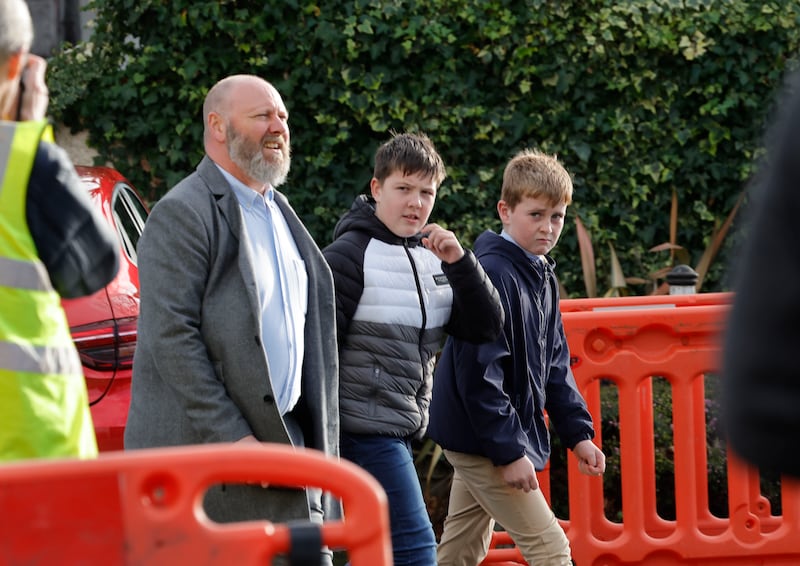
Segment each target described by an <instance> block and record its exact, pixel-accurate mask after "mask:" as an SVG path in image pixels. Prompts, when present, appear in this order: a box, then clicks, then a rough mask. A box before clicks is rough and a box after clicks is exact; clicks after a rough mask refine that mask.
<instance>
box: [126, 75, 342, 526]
mask: <svg viewBox="0 0 800 566" xmlns="http://www.w3.org/2000/svg"><path fill="white" fill-rule="evenodd" d="M203 118H204V126H205V132H204V145H205V152H206V156H205V157H204V158H203V160H202V161H201V162H200V164H199V165H198V167H197V169H196V170H195V171H194V172H193V173H191V174H190V175H189V176H187V177H186V178H185V179H184V180H182V181H181V182H180V183H178V184H177V185H176V186H175V187H174V188H172V189H171V190H170V191H169V192H168V193H167V194H166V195H165V196H164V197H163V198H162V199H161V200H160V201H159V202H158V203H157V204H156V205H155V206H154V207H153V210H152V213H151V214H150V217H149V218H148V221H147V223H146V226H145V229H144V233H143V234H142V237H141V239H140V241H139V245H138V256H139V275H140V282H141V315H140V319H139V342H138V345H137V350H136V355H135V358H134V365H133V378H132V389H131V405H130V412H129V416H128V422H127V428H126V431H125V447H126V449H136V448H147V447H156V446H177V445H187V444H207V443H232V442H243V443H255V442H277V443H282V444H291V445H304V446H307V447H311V448H316V449H318V450H322V451H324V452H325V453H327V454H329V455H333V456H338V439H339V417H338V393H337V390H338V389H337V387H338V386H337V379H338V378H337V376H338V366H337V364H338V362H337V348H336V332H335V328H336V322H335V314H336V311H335V303H334V293H333V281H332V277H331V273H330V270H329V268H328V266H327V263H326V262H325V260H324V258H323V256H322V254H321V252H320V250H319V248H318V247H317V245H316V244H315V243H314V241H313V239H312V238H311V236H310V235H309V233H308V232H307V230H306V229H305V227H304V226H303V224H302V223H301V221H300V219H299V218H298V217H297V215H296V214H295V212H294V211H293V210H292V208H291V206H290V205H289V203H288V201H287V200H286V198H285V196H284V195H283V194H281V193H280V192H278V191H277V190H275V187H277V186H278V185H280V184H281V183H282V182H283V181H284V180H285V179H286V176H287V174H288V172H289V164H290V143H289V127H288V112H287V110H286V107H285V105H284V103H283V100H282V99H281V96H280V94H279V93H278V91H277V90H276V89H275V88H274V87H273V86H272V85H271V84H270V83H268V82H266V81H264V80H263V79H261V78H259V77H255V76H251V75H234V76H230V77H227V78H225V79H223V80H221V81H220V82H219V83H217V84H216V85H215V86H214V87H212V88H211V90H210V91H209V92H208V95H207V97H206V100H205V103H204V106H203ZM319 499H320V497H319V493H318V492H317V491H316V490H312V489H309V490H297V489H286V488H277V487H276V488H273V487H269V488H263V487H261V486H250V485H219V486H214V487H213V488H212V489H211V490H210V491H209V492H208V493H207V494H206V497H205V501H204V507H205V511H206V513H207V514H208V515H209V517H210V518H212V519H214V520H216V521H220V522H228V521H239V520H248V519H269V520H270V521H273V522H285V521H289V520H294V519H306V520H307V519H309V518H311V519H312V520H317V521H320V520H321V519H322V517H323V515H324V516H325V517H331V516H337V517H338V515H339V510H338V509H337V505H336V503H335V502H334V501H331V500H329V498H327V497H325V498H323V503H322V504H320V501H319Z"/></svg>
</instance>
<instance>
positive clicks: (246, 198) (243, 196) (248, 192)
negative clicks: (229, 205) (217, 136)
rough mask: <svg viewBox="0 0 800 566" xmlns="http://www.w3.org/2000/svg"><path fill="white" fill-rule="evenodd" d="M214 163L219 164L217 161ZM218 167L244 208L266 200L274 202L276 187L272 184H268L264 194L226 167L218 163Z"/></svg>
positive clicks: (249, 207)
mask: <svg viewBox="0 0 800 566" xmlns="http://www.w3.org/2000/svg"><path fill="white" fill-rule="evenodd" d="M214 165H217V164H216V163H215V164H214ZM217 169H219V171H220V173H222V176H223V177H225V179H226V180H227V181H228V184H229V185H230V186H231V188H232V189H233V194H234V195H236V200H238V201H239V204H240V205H242V207H243V208H246V209H248V210H249V209H251V208H252V207H254V206H256V205H257V203H261V202H264V201H269V202H272V201H274V200H275V189H273V188H272V186H271V185H267V190H266V191H264V194H263V195H262V194H261V193H259V192H258V191H256V190H254V189H251V188H250V187H248V186H247V185H245V184H244V183H242V182H241V181H240V180H239V179H237V178H236V177H234V176H233V175H231V174H230V173H228V172H227V171H225V169H223V168H222V167H220V166H219V165H217Z"/></svg>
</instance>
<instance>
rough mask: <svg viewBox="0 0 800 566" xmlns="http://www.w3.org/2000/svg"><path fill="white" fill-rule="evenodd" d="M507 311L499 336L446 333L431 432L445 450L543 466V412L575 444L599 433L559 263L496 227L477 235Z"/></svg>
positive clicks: (546, 439)
mask: <svg viewBox="0 0 800 566" xmlns="http://www.w3.org/2000/svg"><path fill="white" fill-rule="evenodd" d="M475 254H476V256H477V257H478V260H479V261H480V263H481V264H482V265H483V267H484V269H485V270H486V273H487V274H488V275H489V278H490V279H491V280H492V283H494V286H495V288H496V289H497V291H498V292H499V293H500V300H501V302H502V303H503V308H504V310H505V323H504V327H503V333H502V334H501V335H500V337H499V338H498V339H497V340H495V341H494V342H489V343H486V344H470V343H467V342H465V341H463V340H458V339H455V338H453V337H450V338H448V339H447V343H446V345H445V348H444V351H443V352H442V356H441V359H440V360H439V363H438V365H437V367H436V373H435V377H434V382H433V398H432V401H431V406H430V423H429V426H428V436H429V437H431V438H432V439H433V440H435V441H436V442H437V443H438V444H439V445H440V446H441V447H442V448H444V449H446V450H452V451H456V452H463V453H467V454H476V455H480V456H485V457H487V458H489V459H490V460H491V461H492V462H493V463H494V464H495V465H497V466H501V465H506V464H510V463H511V462H513V461H515V460H517V459H519V458H520V457H522V456H523V455H524V454H527V455H528V457H529V458H530V459H531V461H532V462H533V465H534V467H535V468H536V469H537V470H541V469H543V468H544V466H545V464H546V463H547V460H548V459H549V457H550V436H549V432H548V428H547V424H546V421H545V410H546V411H547V414H548V416H549V418H550V420H551V421H552V422H553V424H554V426H555V428H556V431H557V433H558V435H559V437H560V438H561V440H562V442H563V443H564V444H565V445H566V446H567V447H568V448H570V449H572V448H573V447H574V446H575V445H576V444H577V443H578V442H580V441H581V440H586V439H591V438H594V428H593V425H592V418H591V415H590V414H589V411H588V410H587V408H586V403H585V401H584V399H583V397H582V396H581V394H580V392H579V391H578V388H577V386H576V383H575V378H574V377H573V375H572V371H571V370H570V367H569V349H568V347H567V342H566V338H565V336H564V329H563V325H562V322H561V313H560V311H559V308H558V302H559V296H558V282H557V280H556V276H555V273H554V271H553V266H554V265H555V262H554V261H553V259H552V258H550V257H547V262H542V261H534V260H532V259H531V258H530V257H529V256H528V255H527V254H526V253H525V252H524V251H523V250H522V249H521V248H520V247H519V246H517V245H516V244H514V243H513V242H510V241H508V240H506V239H505V238H503V237H501V236H499V235H497V234H495V233H493V232H484V233H483V234H481V235H480V236H479V237H478V239H477V240H476V241H475Z"/></svg>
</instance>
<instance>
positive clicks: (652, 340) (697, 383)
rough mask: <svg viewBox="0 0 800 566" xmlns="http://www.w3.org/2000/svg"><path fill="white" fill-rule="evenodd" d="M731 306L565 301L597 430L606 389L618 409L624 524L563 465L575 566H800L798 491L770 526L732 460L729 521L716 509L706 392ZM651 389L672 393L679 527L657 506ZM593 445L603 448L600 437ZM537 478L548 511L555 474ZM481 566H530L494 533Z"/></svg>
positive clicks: (669, 300)
mask: <svg viewBox="0 0 800 566" xmlns="http://www.w3.org/2000/svg"><path fill="white" fill-rule="evenodd" d="M731 298H732V297H731V295H730V294H727V293H708V294H695V295H675V296H656V297H623V298H613V299H571V300H564V301H562V303H561V306H562V313H563V320H564V326H565V331H566V334H567V340H568V342H569V346H570V353H571V355H572V364H573V371H574V373H575V378H576V380H577V383H578V386H579V387H580V389H581V391H582V393H583V395H584V396H585V397H586V400H587V402H588V404H589V408H590V411H591V412H592V416H593V418H594V419H595V422H596V423H600V422H601V416H602V415H601V403H600V390H601V382H602V383H604V384H605V385H604V386H609V385H610V386H615V387H616V388H617V394H618V403H619V414H618V418H619V433H620V455H619V465H620V471H621V477H622V486H621V488H622V521H621V522H617V521H612V520H610V519H609V518H607V517H606V515H605V509H604V494H603V483H602V480H601V479H600V478H590V477H587V476H584V475H582V474H580V473H579V472H578V469H577V465H576V463H575V460H574V457H573V456H572V455H571V454H570V455H569V457H568V467H569V469H568V492H569V520H560V523H561V525H562V527H563V528H564V530H565V531H566V533H567V536H568V537H569V539H570V542H571V545H572V549H573V558H574V560H575V563H576V564H578V565H579V566H590V565H591V566H601V565H602V566H623V565H624V566H628V565H634V564H637V565H644V566H667V565H677V564H687V563H689V564H692V565H693V566H701V565H702V566H723V565H724V566H730V565H734V566H735V565H754V564H758V565H763V566H767V565H775V566H790V565H791V566H796V565H797V564H800V482H798V481H793V480H791V479H789V478H782V481H781V507H782V513H781V515H772V514H771V512H770V505H769V501H768V500H767V499H766V498H765V497H764V496H763V495H762V494H761V491H760V476H759V472H758V470H755V469H752V468H750V467H748V466H746V465H745V464H743V463H742V462H740V461H738V460H737V459H736V458H734V457H732V456H731V455H730V453H728V454H729V455H728V461H727V484H728V485H727V490H728V494H729V495H728V517H724V518H723V517H717V516H715V515H714V514H713V513H712V512H711V511H710V510H709V501H708V499H709V498H708V493H709V492H708V470H707V464H708V462H707V446H706V421H705V410H706V396H705V381H706V376H707V375H714V374H715V373H717V372H718V371H719V367H720V359H719V357H720V343H719V341H720V337H721V333H722V330H723V328H724V324H725V317H726V315H727V311H728V309H729V306H730V302H731ZM653 378H662V379H665V380H666V381H667V382H668V384H669V387H670V390H671V400H672V435H673V436H672V437H673V446H672V449H673V457H674V474H675V519H674V520H666V519H664V518H662V517H661V516H660V515H659V513H658V510H657V507H656V498H657V495H656V482H655V477H656V466H655V454H656V452H655V448H656V447H655V440H654V436H655V435H654V430H653V429H654V425H653V423H654V417H653V415H654V410H653V389H652V381H653ZM598 428H599V427H598ZM597 442H598V443H600V445H601V446H602V438H601V436H600V435H599V430H598V438H597ZM788 449H793V448H788ZM541 476H543V477H542V479H544V480H545V481H541V483H542V486H543V487H542V489H543V492H544V493H545V495H546V496H547V498H548V500H549V498H550V493H549V485H550V483H549V477H546V476H548V470H545V471H544V472H543V473H542V474H541ZM509 545H510V546H509ZM483 564H484V565H489V564H493V565H497V564H506V565H509V564H526V563H525V561H524V560H523V559H522V557H521V555H520V554H519V551H518V550H517V549H516V548H515V547H513V543H512V542H511V540H510V538H509V537H508V535H507V533H495V536H494V539H493V542H492V548H491V550H490V551H489V555H488V556H487V558H486V560H485V561H484V562H483Z"/></svg>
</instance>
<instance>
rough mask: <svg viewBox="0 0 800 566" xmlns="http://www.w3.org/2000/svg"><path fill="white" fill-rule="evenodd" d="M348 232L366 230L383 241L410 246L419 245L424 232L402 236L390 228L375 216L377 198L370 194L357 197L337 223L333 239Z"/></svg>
mask: <svg viewBox="0 0 800 566" xmlns="http://www.w3.org/2000/svg"><path fill="white" fill-rule="evenodd" d="M347 232H366V233H367V234H369V235H370V236H371V237H373V238H376V239H378V240H381V241H382V242H386V243H389V244H400V245H402V244H405V245H407V246H409V247H414V246H418V245H420V243H421V241H422V234H415V235H413V236H410V237H408V238H402V237H400V236H397V235H396V234H394V233H393V232H392V231H391V230H389V229H388V228H387V227H386V225H385V224H384V223H383V222H381V221H380V220H379V219H378V217H377V216H375V199H373V198H372V197H371V196H368V195H358V196H357V197H356V198H355V200H354V201H353V204H352V205H351V206H350V210H348V211H347V212H346V213H345V214H344V215H343V216H342V217H341V218H340V219H339V221H338V222H337V223H336V227H335V228H334V229H333V239H334V240H336V239H338V238H339V237H341V236H342V234H345V233H347Z"/></svg>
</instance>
